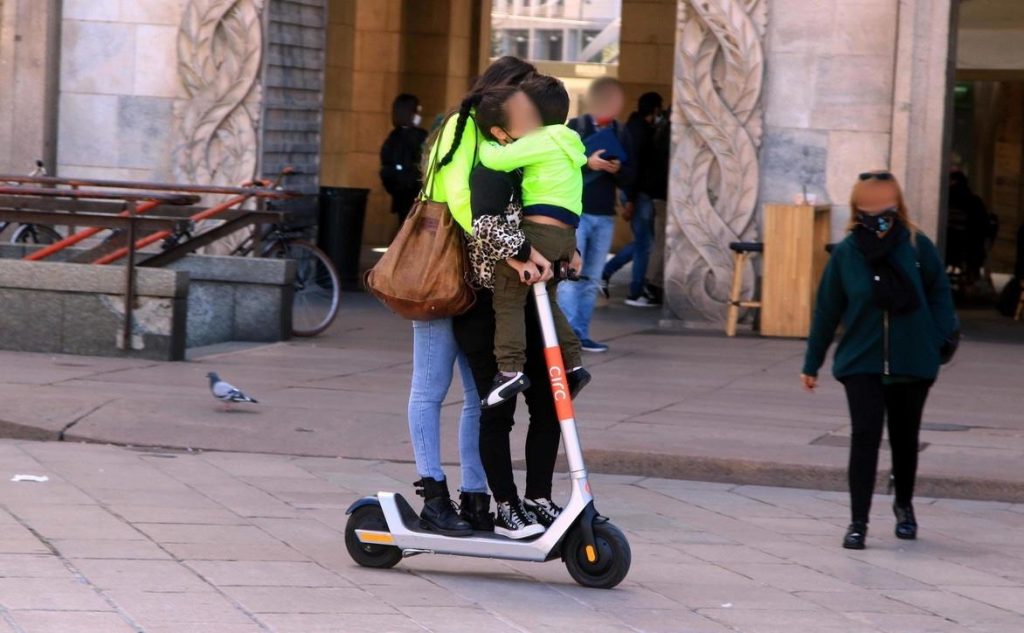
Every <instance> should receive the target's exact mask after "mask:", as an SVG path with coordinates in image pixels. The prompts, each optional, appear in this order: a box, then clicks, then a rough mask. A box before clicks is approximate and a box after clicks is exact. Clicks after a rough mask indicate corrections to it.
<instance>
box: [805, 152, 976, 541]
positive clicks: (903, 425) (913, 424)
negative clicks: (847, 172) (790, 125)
mask: <svg viewBox="0 0 1024 633" xmlns="http://www.w3.org/2000/svg"><path fill="white" fill-rule="evenodd" d="M847 228H848V231H849V233H850V234H849V235H848V236H847V237H846V239H844V240H843V241H842V242H840V243H839V244H838V245H836V248H835V250H833V251H832V257H831V259H830V260H829V263H828V266H827V267H826V268H825V273H824V274H823V275H822V279H821V286H820V288H819V290H818V296H817V303H816V305H815V309H814V323H813V325H812V327H811V333H810V336H809V338H808V339H807V356H806V359H805V361H804V368H803V373H801V375H800V380H801V382H802V383H803V385H804V388H806V389H807V390H808V391H813V390H814V388H815V387H816V386H817V376H818V369H819V368H820V367H821V365H822V363H823V362H824V360H825V352H826V351H827V350H828V347H829V345H830V344H831V343H832V339H833V337H834V336H835V333H836V328H837V327H838V326H839V324H840V323H842V324H843V329H844V333H843V337H842V339H841V340H840V342H839V347H838V348H837V349H836V354H835V361H834V363H833V367H832V373H833V374H835V377H836V378H837V379H838V380H839V381H840V382H842V383H843V386H844V387H845V388H846V397H847V400H848V401H849V407H850V418H851V427H852V430H851V437H850V464H849V484H850V501H851V504H850V505H851V514H852V521H851V523H850V527H849V528H848V529H847V531H846V536H845V537H844V539H843V547H845V548H847V549H864V541H865V539H866V537H867V531H868V516H869V512H870V510H871V496H872V493H873V489H874V485H875V475H876V470H877V467H878V448H879V444H880V443H881V440H882V427H883V426H884V425H885V423H886V421H888V427H889V444H890V445H891V446H892V474H893V483H894V485H895V488H896V498H895V500H894V502H893V508H892V509H893V513H894V514H895V515H896V537H897V538H901V539H914V538H917V519H916V518H915V517H914V508H913V506H912V505H911V500H912V499H913V496H914V480H915V477H916V475H917V451H918V434H919V432H920V430H921V414H922V412H923V411H924V405H925V400H926V399H927V398H928V390H929V389H930V388H931V386H932V383H934V382H935V378H936V376H937V375H938V373H939V364H940V359H941V357H942V354H943V352H942V349H943V347H944V346H945V345H949V344H950V342H951V341H952V340H953V337H954V333H955V331H956V328H957V325H956V314H955V312H954V309H953V297H952V294H951V293H950V289H949V279H948V278H947V277H946V271H945V267H944V266H943V264H942V260H941V258H940V257H939V253H938V250H936V248H935V245H934V244H932V242H931V240H929V239H928V238H927V237H925V235H924V234H923V233H921V232H920V231H919V230H918V229H917V227H916V226H914V223H913V222H912V221H911V220H910V217H909V215H908V213H907V207H906V205H905V204H904V202H903V193H902V192H901V191H900V186H899V184H898V183H897V182H896V179H895V177H894V176H893V175H892V173H890V172H888V171H871V172H865V173H863V174H861V175H860V179H859V180H858V182H857V183H856V185H855V186H854V188H853V195H852V196H851V200H850V223H849V225H848V227H847ZM947 353H948V354H951V352H947Z"/></svg>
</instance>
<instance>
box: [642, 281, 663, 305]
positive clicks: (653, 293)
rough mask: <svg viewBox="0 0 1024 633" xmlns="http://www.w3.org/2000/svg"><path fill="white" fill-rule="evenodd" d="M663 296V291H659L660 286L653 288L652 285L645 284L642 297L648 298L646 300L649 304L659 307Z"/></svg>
mask: <svg viewBox="0 0 1024 633" xmlns="http://www.w3.org/2000/svg"><path fill="white" fill-rule="evenodd" d="M664 294H665V291H664V290H662V289H661V286H655V285H654V284H647V285H646V287H645V288H644V296H646V297H647V298H648V300H650V302H651V303H653V304H654V305H656V306H660V305H661V304H662V301H663V300H664V299H663V295H664Z"/></svg>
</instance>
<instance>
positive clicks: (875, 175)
mask: <svg viewBox="0 0 1024 633" xmlns="http://www.w3.org/2000/svg"><path fill="white" fill-rule="evenodd" d="M857 178H859V179H860V180H862V181H864V180H872V179H874V180H892V174H891V173H889V172H887V171H866V172H864V173H862V174H861V175H859V176H857Z"/></svg>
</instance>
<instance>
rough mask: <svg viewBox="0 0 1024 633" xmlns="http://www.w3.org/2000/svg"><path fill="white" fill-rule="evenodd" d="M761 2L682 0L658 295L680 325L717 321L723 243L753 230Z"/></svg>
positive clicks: (748, 285)
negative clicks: (663, 261)
mask: <svg viewBox="0 0 1024 633" xmlns="http://www.w3.org/2000/svg"><path fill="white" fill-rule="evenodd" d="M767 5H768V0H681V2H680V3H679V14H678V34H677V39H676V54H675V77H674V80H673V91H672V92H673V103H672V137H673V139H672V140H673V149H672V160H671V167H670V173H669V182H670V190H669V215H668V227H667V231H666V233H667V241H666V250H665V252H666V257H667V261H666V287H665V298H666V302H667V304H668V309H669V311H670V312H671V316H673V317H674V318H675V319H679V320H681V321H682V322H683V323H684V324H688V323H705V324H712V325H714V324H720V323H722V322H723V321H724V319H725V312H726V301H727V298H728V294H729V287H730V282H731V275H732V268H733V265H732V258H731V254H730V251H729V242H732V241H737V240H751V239H754V238H755V237H756V234H757V222H756V219H757V217H756V216H757V195H758V185H759V167H758V148H759V146H760V144H761V137H762V128H763V115H762V108H761V91H762V83H763V77H764V51H763V46H762V41H763V38H764V33H765V28H766V26H767ZM753 278H754V275H753V270H748V271H747V272H746V275H745V281H744V288H743V293H744V295H745V296H748V297H749V296H750V295H752V294H753Z"/></svg>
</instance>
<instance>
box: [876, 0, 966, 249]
mask: <svg viewBox="0 0 1024 633" xmlns="http://www.w3.org/2000/svg"><path fill="white" fill-rule="evenodd" d="M957 6H958V3H957V2H955V1H954V0H899V26H898V29H899V30H898V34H897V46H896V77H895V82H894V91H895V94H894V96H893V104H894V107H893V121H892V150H891V159H890V163H891V169H892V171H893V173H894V174H896V176H897V177H898V178H899V179H900V180H901V181H902V183H903V188H904V190H905V193H906V198H907V205H908V206H909V207H910V210H911V213H912V214H913V215H914V217H915V218H916V219H917V221H918V222H919V223H920V225H921V228H922V229H924V231H925V232H926V233H927V234H928V235H930V236H932V237H934V238H937V239H939V240H940V241H941V238H942V234H943V231H944V230H945V225H946V213H945V203H946V179H947V175H948V168H949V165H948V164H947V162H948V160H949V150H950V138H951V129H952V117H950V116H949V113H950V112H951V111H952V98H953V95H952V89H951V88H952V84H953V76H954V72H955V63H956V29H955V25H956V21H957V20H956V18H957Z"/></svg>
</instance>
